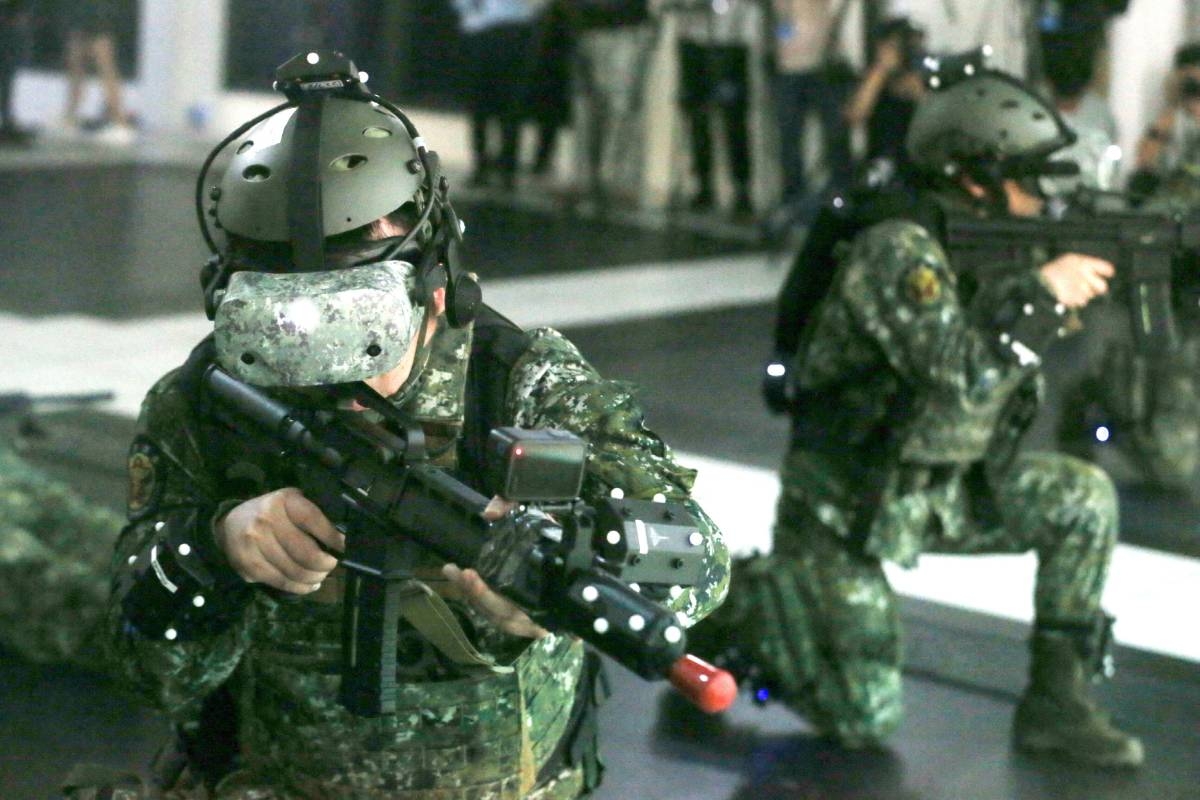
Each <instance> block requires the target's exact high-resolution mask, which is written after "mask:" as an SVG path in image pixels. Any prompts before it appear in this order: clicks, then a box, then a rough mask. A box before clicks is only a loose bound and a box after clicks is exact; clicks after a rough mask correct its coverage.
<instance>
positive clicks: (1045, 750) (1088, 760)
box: [1013, 736, 1145, 769]
mask: <svg viewBox="0 0 1200 800" xmlns="http://www.w3.org/2000/svg"><path fill="white" fill-rule="evenodd" d="M1013 747H1014V748H1015V749H1016V750H1017V751H1019V752H1022V753H1026V754H1029V755H1054V756H1063V757H1065V758H1068V759H1070V760H1071V761H1074V762H1075V763H1077V764H1088V765H1091V766H1095V767H1107V768H1112V769H1136V768H1137V767H1140V766H1142V764H1143V763H1144V761H1145V751H1144V750H1143V748H1142V746H1141V743H1140V742H1139V743H1138V745H1137V747H1136V748H1130V752H1128V753H1114V754H1113V755H1112V756H1109V757H1099V758H1097V757H1090V756H1084V755H1081V754H1079V753H1077V752H1075V751H1074V750H1072V749H1070V748H1069V747H1067V746H1066V745H1064V744H1062V743H1061V742H1059V741H1058V740H1057V739H1054V738H1051V737H1046V736H1024V737H1021V738H1014V739H1013Z"/></svg>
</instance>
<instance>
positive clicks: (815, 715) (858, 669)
mask: <svg viewBox="0 0 1200 800" xmlns="http://www.w3.org/2000/svg"><path fill="white" fill-rule="evenodd" d="M838 673H839V674H837V675H836V677H835V676H833V675H830V676H827V680H826V682H825V684H824V685H821V686H817V687H815V692H814V694H813V697H812V698H811V703H810V706H809V708H810V717H811V721H812V723H813V724H814V725H815V726H816V727H817V728H818V730H820V732H821V733H823V734H826V735H829V736H832V737H834V738H836V739H837V740H838V741H839V742H840V743H841V744H843V745H845V746H846V747H853V748H862V747H877V746H879V745H881V744H882V743H883V742H884V741H885V740H886V739H887V738H888V737H890V736H891V735H892V734H893V733H895V732H896V729H897V728H898V727H899V726H900V722H901V720H902V719H903V717H904V703H903V692H902V688H901V687H902V682H901V672H900V667H899V665H898V664H892V663H885V662H879V661H859V662H849V663H846V664H843V665H842V668H841V669H840V670H838Z"/></svg>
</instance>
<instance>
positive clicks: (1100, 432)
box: [1095, 425, 1112, 443]
mask: <svg viewBox="0 0 1200 800" xmlns="http://www.w3.org/2000/svg"><path fill="white" fill-rule="evenodd" d="M1095 436H1096V441H1097V442H1100V443H1104V442H1107V441H1108V440H1109V439H1111V438H1112V431H1110V430H1109V429H1108V427H1107V426H1106V425H1097V426H1096V432H1095Z"/></svg>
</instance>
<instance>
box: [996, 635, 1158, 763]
mask: <svg viewBox="0 0 1200 800" xmlns="http://www.w3.org/2000/svg"><path fill="white" fill-rule="evenodd" d="M1030 655H1031V662H1030V668H1029V687H1028V688H1027V689H1026V690H1025V694H1024V695H1023V696H1022V697H1021V702H1020V703H1019V704H1018V706H1017V713H1016V717H1015V718H1014V719H1013V744H1014V745H1015V746H1016V748H1017V749H1018V750H1023V751H1025V752H1029V753H1055V754H1059V755H1062V756H1065V757H1068V758H1071V759H1073V760H1075V761H1080V762H1084V763H1088V764H1095V765H1097V766H1102V767H1137V766H1140V765H1141V763H1142V760H1143V758H1144V753H1143V749H1142V742H1141V740H1139V739H1138V738H1137V737H1135V736H1130V735H1129V734H1127V733H1124V732H1123V731H1120V730H1118V729H1117V728H1116V727H1114V726H1113V724H1112V723H1111V722H1110V721H1109V720H1108V717H1107V716H1106V715H1105V714H1104V712H1103V711H1101V710H1100V709H1099V708H1098V707H1097V706H1096V704H1095V702H1094V701H1093V700H1092V699H1091V697H1090V696H1089V695H1088V682H1089V675H1088V674H1087V670H1085V661H1084V658H1083V657H1082V656H1081V655H1080V647H1079V645H1078V641H1077V639H1076V637H1073V636H1072V635H1070V634H1067V633H1059V632H1050V631H1036V632H1035V633H1034V636H1033V639H1032V640H1031V642H1030Z"/></svg>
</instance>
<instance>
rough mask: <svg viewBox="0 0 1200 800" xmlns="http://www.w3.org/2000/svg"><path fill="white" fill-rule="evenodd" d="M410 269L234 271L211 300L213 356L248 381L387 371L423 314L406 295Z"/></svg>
mask: <svg viewBox="0 0 1200 800" xmlns="http://www.w3.org/2000/svg"><path fill="white" fill-rule="evenodd" d="M414 272H415V268H414V267H413V266H412V265H411V264H408V263H406V262H403V261H384V262H380V263H378V264H371V265H370V266H364V267H359V268H358V269H340V270H330V271H327V272H319V273H308V274H302V275H288V274H283V275H278V274H272V273H267V272H251V271H242V272H235V273H234V274H233V275H232V277H230V279H229V287H228V288H227V289H226V290H225V294H224V296H223V298H222V300H221V303H220V305H218V306H217V312H216V320H215V324H214V328H213V330H214V335H215V337H216V343H217V358H218V360H219V361H220V363H221V366H222V367H224V368H225V370H226V371H228V372H230V373H231V374H233V375H234V376H235V377H237V378H239V379H241V380H243V381H246V382H247V383H251V384H253V385H255V386H317V385H321V384H329V383H346V382H348V381H360V380H365V379H366V378H370V377H372V376H374V375H379V374H381V373H384V372H387V371H388V370H390V369H392V368H393V367H395V366H396V365H397V364H399V363H400V361H401V360H402V359H403V358H404V355H405V353H406V352H407V351H408V348H409V345H410V344H411V343H412V340H413V338H414V337H415V335H416V332H417V326H418V325H419V324H420V322H421V320H422V319H424V314H423V313H421V308H420V307H419V306H418V305H417V304H416V303H415V302H414V301H413V298H412V295H413V294H414V293H415V291H416V290H415V281H416V279H415V277H414ZM381 320H382V322H381Z"/></svg>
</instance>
